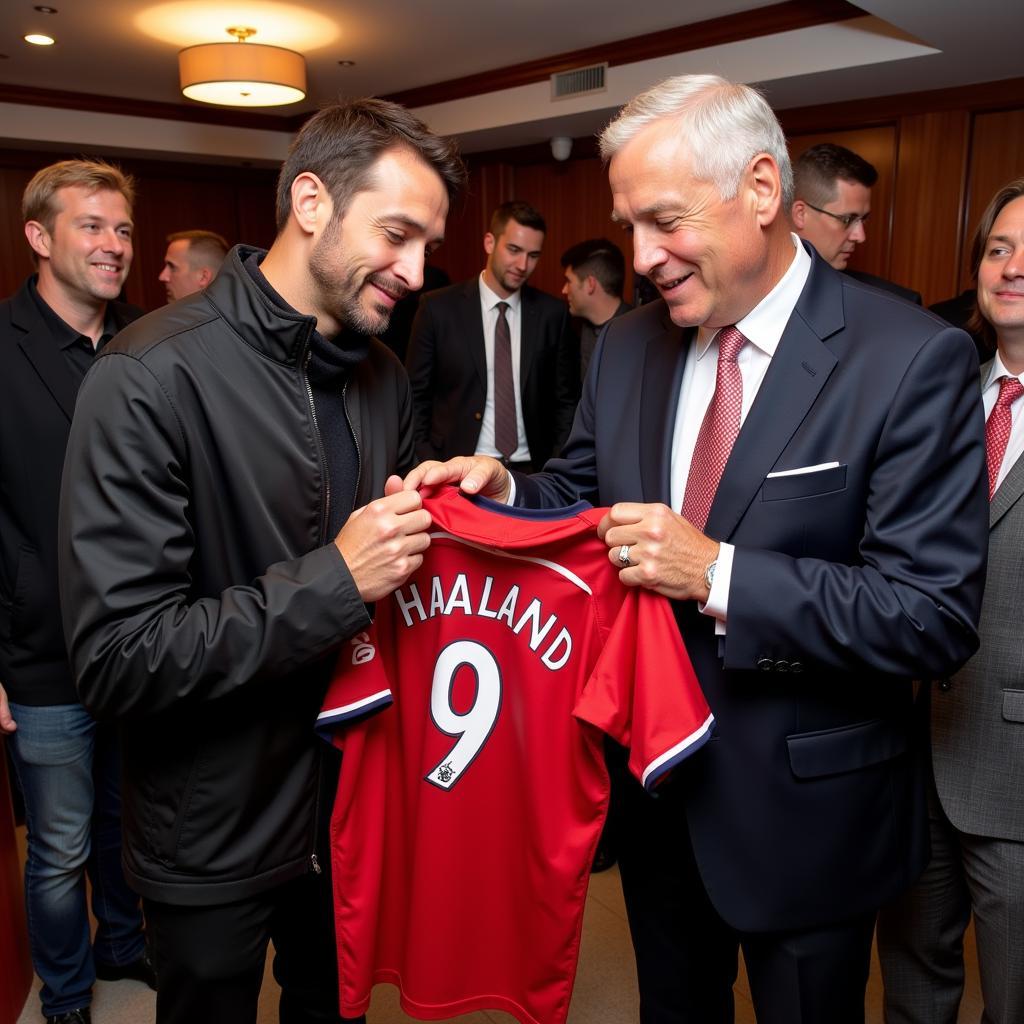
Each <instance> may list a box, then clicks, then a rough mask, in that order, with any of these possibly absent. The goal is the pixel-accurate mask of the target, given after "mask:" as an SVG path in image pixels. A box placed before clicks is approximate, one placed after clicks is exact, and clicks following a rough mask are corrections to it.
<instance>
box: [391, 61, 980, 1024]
mask: <svg viewBox="0 0 1024 1024" xmlns="http://www.w3.org/2000/svg"><path fill="white" fill-rule="evenodd" d="M601 146H602V152H603V155H604V157H605V159H606V160H608V161H609V176H610V181H611V189H612V196H613V203H614V214H613V216H614V218H615V219H616V220H617V221H619V222H620V223H621V224H623V225H624V226H625V227H627V228H629V229H631V231H632V233H633V250H634V265H635V268H636V270H637V272H638V273H641V274H646V275H647V276H648V277H649V278H650V279H651V280H652V281H653V282H654V284H655V285H656V286H657V288H658V291H659V292H660V294H661V298H662V301H660V302H654V303H651V304H648V305H644V306H642V307H641V308H640V309H638V310H636V311H635V312H633V313H629V314H627V315H626V316H623V317H619V318H618V319H616V320H613V321H612V323H611V324H610V325H609V327H608V329H607V331H606V332H605V334H604V336H603V338H602V341H601V342H600V344H599V345H598V347H597V350H596V352H595V353H594V357H593V359H594V363H595V364H596V365H595V366H593V367H592V369H591V372H590V373H589V374H588V377H587V382H586V386H585V388H584V394H583V398H582V401H581V403H580V407H579V409H578V411H577V414H576V421H575V424H574V427H573V432H572V434H571V435H570V437H569V440H568V442H567V443H566V446H565V448H564V449H563V452H562V455H561V457H560V458H558V459H554V460H552V461H550V462H549V463H548V464H547V466H546V467H545V471H544V472H543V473H539V474H536V475H533V476H525V475H520V474H515V473H509V472H507V471H506V470H505V469H504V468H502V467H501V466H500V465H499V464H497V463H496V462H493V461H490V460H485V459H481V458H473V459H455V460H451V461H450V462H448V463H445V464H441V465H438V464H437V463H433V464H429V465H426V466H422V467H420V468H418V469H417V470H415V471H414V472H413V473H412V474H410V476H409V477H407V479H406V485H407V486H411V485H414V484H418V483H420V482H423V481H425V482H427V483H432V482H438V481H440V480H461V482H462V487H463V489H464V490H466V491H470V492H474V491H476V492H483V493H485V494H488V495H490V496H492V497H496V498H503V499H505V500H508V499H509V498H510V496H511V495H513V494H514V495H515V501H516V502H517V503H518V504H521V505H525V506H533V507H538V506H539V507H552V506H557V505H566V504H568V503H569V502H571V501H574V500H576V499H578V498H585V499H587V500H589V501H591V502H594V503H595V504H600V505H610V506H611V509H610V510H609V512H608V514H607V515H606V517H605V518H604V520H603V522H602V524H601V526H600V533H601V535H602V536H603V538H604V540H605V542H606V544H607V545H608V556H609V558H610V559H611V560H612V561H613V562H614V563H615V564H616V565H617V566H620V567H621V571H620V576H621V579H622V582H623V583H624V584H626V585H627V586H643V587H647V588H650V589H653V590H656V591H658V592H659V593H662V594H665V595H666V596H668V597H670V598H672V599H673V600H674V601H675V602H676V615H677V620H678V622H679V626H680V629H681V631H682V635H683V637H684V639H685V641H686V646H687V649H688V651H689V653H690V657H691V659H692V660H693V663H694V667H695V668H696V671H697V675H698V678H699V679H700V682H701V685H702V686H703V688H704V691H705V694H706V696H707V700H708V703H709V704H710V706H711V709H712V711H713V712H714V714H715V718H716V719H717V721H718V732H717V736H716V737H715V738H714V739H713V740H712V741H711V742H709V743H708V744H707V745H706V746H705V747H704V749H703V750H702V751H701V752H700V753H698V754H696V755H695V756H694V757H692V758H691V759H690V760H689V761H688V762H687V763H686V764H685V765H683V766H682V767H681V768H680V769H679V770H678V771H677V772H676V774H675V776H674V778H673V779H672V780H670V781H669V782H667V783H666V784H664V785H663V786H662V787H660V793H659V796H658V799H651V798H649V797H648V796H647V795H646V794H645V793H644V792H643V791H642V790H641V788H640V787H639V786H638V785H634V786H632V787H631V788H630V791H629V800H628V804H629V808H628V815H629V820H628V822H627V825H626V828H625V830H624V831H625V834H626V836H627V837H628V838H627V841H626V844H625V848H624V849H623V850H622V851H621V854H620V865H621V869H622V881H623V888H624V890H625V896H626V905H627V909H628V912H629V920H630V927H631V930H632V935H633V942H634V946H635V949H636V956H637V968H638V976H639V982H640V996H641V1010H640V1019H641V1021H642V1022H643V1024H668V1022H673V1024H675V1022H683V1021H686V1022H693V1024H724V1022H727V1021H731V1020H732V1019H733V993H732V986H733V982H734V980H735V978H736V970H737V951H738V949H739V948H742V950H743V955H744V960H745V963H746V967H747V975H748V978H749V980H750V989H751V995H752V997H753V1001H754V1007H755V1010H756V1013H757V1018H758V1021H759V1022H761V1024H766V1022H773V1024H793V1022H796V1021H800V1022H802V1024H808V1022H818V1024H826V1022H827V1024H849V1022H854V1021H862V1020H863V1012H864V1010H863V1004H864V988H865V983H866V979H867V975H868V964H869V954H870V949H871V935H872V929H873V926H874V919H875V912H876V910H877V908H878V907H879V906H880V905H881V904H882V903H883V902H885V901H886V900H887V899H889V898H890V897H891V896H893V895H894V894H896V893H898V892H900V891H901V890H903V889H904V888H906V887H907V886H908V885H909V884H910V883H911V881H912V880H913V878H914V877H915V876H916V875H917V874H918V873H919V872H920V870H921V869H922V867H923V865H924V861H925V858H926V856H927V828H926V820H925V808H924V789H923V786H922V783H921V778H920V774H919V771H918V758H917V756H916V750H915V743H914V738H915V734H916V731H915V729H914V728H913V717H914V700H913V686H912V679H913V678H914V677H915V676H920V675H921V674H922V673H928V674H935V675H942V674H945V673H948V672H949V671H951V670H953V669H954V668H956V667H957V666H959V665H960V664H962V663H963V662H964V661H965V660H966V659H967V657H968V656H969V655H970V654H971V653H972V652H973V651H974V650H975V648H976V646H977V643H978V639H977V633H976V624H977V619H978V611H979V606H980V602H981V591H982V585H983V577H984V564H985V548H986V533H987V512H986V508H985V505H986V502H985V492H984V488H983V479H984V473H985V449H984V436H983V435H984V424H983V419H982V409H981V402H980V399H979V396H978V387H977V361H976V358H975V355H974V348H973V345H972V344H971V342H970V339H969V338H968V337H967V336H966V335H965V334H964V333H963V332H962V331H959V330H957V329H955V328H951V327H949V326H948V325H947V324H945V323H943V322H941V321H939V320H938V319H936V318H935V317H933V316H931V315H930V314H928V313H926V312H924V311H922V310H920V309H918V308H917V307H914V306H911V305H909V304H906V303H903V302H899V301H897V300H894V299H892V298H891V297H889V296H887V295H884V294H882V293H880V292H878V291H876V290H874V289H870V288H866V287H864V286H862V285H860V284H858V283H857V282H855V281H852V280H850V279H849V278H848V277H846V276H845V275H842V274H840V273H838V272H837V271H835V270H834V269H833V268H832V267H830V266H829V265H828V264H827V263H825V262H824V261H823V260H822V259H821V258H820V257H818V256H817V254H816V253H814V252H813V251H812V250H811V249H809V248H808V247H806V246H804V245H803V244H802V243H801V242H800V241H799V239H797V238H796V237H795V236H794V235H792V234H791V233H790V230H789V225H788V221H787V218H786V211H787V210H788V209H789V207H790V205H791V202H792V187H793V186H792V174H791V170H790V163H789V157H788V154H787V151H786V144H785V139H784V138H783V135H782V131H781V129H780V128H779V124H778V121H777V120H776V118H775V116H774V114H773V113H772V111H771V109H770V108H769V107H768V105H767V103H766V102H765V101H764V99H763V98H762V97H761V96H760V95H759V94H758V93H757V92H756V91H755V90H753V89H750V88H748V87H746V86H742V85H734V84H732V83H730V82H726V81H724V80H723V79H720V78H717V77H713V76H683V77H679V78H673V79H669V80H668V81H666V82H663V83H662V84H661V85H658V86H656V87H655V88H653V89H651V90H649V91H648V92H646V93H644V94H642V95H640V96H638V97H637V98H636V99H634V100H633V101H632V102H630V103H629V104H628V105H627V106H626V107H625V109H624V110H623V111H622V112H621V113H620V115H619V116H618V117H617V118H616V119H615V120H614V121H613V122H612V123H611V125H609V127H608V128H607V129H606V130H605V132H604V134H603V136H602V139H601ZM513 484H514V487H513Z"/></svg>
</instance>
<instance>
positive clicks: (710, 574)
mask: <svg viewBox="0 0 1024 1024" xmlns="http://www.w3.org/2000/svg"><path fill="white" fill-rule="evenodd" d="M717 568H718V559H717V558H716V559H715V560H714V561H713V562H710V563H709V564H708V567H707V568H706V569H705V570H704V585H705V586H706V587H707V588H708V593H709V594H710V593H711V588H712V586H713V585H714V582H715V569H717Z"/></svg>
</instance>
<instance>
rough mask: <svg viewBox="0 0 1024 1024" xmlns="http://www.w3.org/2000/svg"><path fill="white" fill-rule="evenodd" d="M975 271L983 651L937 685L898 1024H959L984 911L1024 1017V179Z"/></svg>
mask: <svg viewBox="0 0 1024 1024" xmlns="http://www.w3.org/2000/svg"><path fill="white" fill-rule="evenodd" d="M972 265H973V269H974V275H975V277H976V279H977V283H978V298H977V303H978V308H977V310H976V312H975V321H976V323H975V324H974V325H973V326H975V327H980V328H981V329H982V330H983V331H984V332H985V333H986V334H988V335H989V336H990V339H991V340H992V341H993V342H994V343H995V346H996V349H997V351H996V355H995V358H994V359H992V360H990V361H989V362H988V363H986V364H985V365H984V366H983V367H982V368H981V386H982V392H983V396H982V397H983V399H984V403H985V415H986V444H987V449H988V477H989V496H990V501H991V504H990V513H989V530H990V533H989V558H988V583H987V587H986V590H985V598H984V604H983V606H982V610H981V624H980V627H979V633H980V635H981V648H980V650H979V651H978V653H977V654H975V655H974V657H973V658H972V659H971V660H970V661H969V662H968V663H967V664H966V665H965V666H964V668H963V669H961V671H960V672H958V673H956V675H954V676H953V677H952V678H950V679H941V680H939V681H938V682H937V683H935V684H934V685H933V687H932V690H931V694H930V698H931V745H932V767H933V777H934V783H935V784H934V786H933V787H931V802H930V817H931V841H932V859H931V863H930V864H929V866H928V868H927V870H926V871H925V874H924V875H923V876H922V878H921V880H920V882H919V883H918V885H917V886H916V887H915V888H914V889H913V890H911V891H910V892H909V893H908V894H907V895H906V896H905V897H904V898H902V899H901V900H900V901H898V902H897V903H896V904H894V905H893V906H891V907H888V908H886V909H885V910H883V912H882V914H881V916H880V918H879V923H878V948H879V954H880V957H881V963H882V974H883V978H884V981H885V1019H886V1021H887V1024H955V1021H956V1019H957V1009H958V1006H959V1003H960V997H961V994H962V992H963V984H964V965H963V935H964V931H965V929H966V927H967V922H968V920H969V919H970V916H971V914H972V913H973V914H974V923H975V931H976V935H977V942H978V961H979V966H980V968H981V990H982V995H983V998H984V1002H985V1012H984V1016H983V1018H982V1019H983V1021H984V1022H985V1024H1020V1022H1021V1021H1024V785H1022V780H1024V642H1022V635H1021V623H1022V622H1024V582H1022V581H1024V384H1022V380H1024V178H1018V179H1017V180H1015V181H1013V182H1011V183H1010V184H1009V185H1007V186H1006V187H1005V188H1003V189H1001V190H1000V191H999V192H998V193H997V194H996V196H995V198H994V199H993V200H992V202H991V203H989V206H988V209H987V210H986V211H985V213H984V215H983V216H982V219H981V223H980V225H979V227H978V233H977V235H976V236H975V239H974V249H973V254H972Z"/></svg>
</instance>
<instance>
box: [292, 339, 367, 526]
mask: <svg viewBox="0 0 1024 1024" xmlns="http://www.w3.org/2000/svg"><path fill="white" fill-rule="evenodd" d="M312 358H313V351H312V349H307V350H306V358H305V360H304V361H303V363H302V379H303V381H304V382H305V384H306V398H307V399H308V400H309V414H310V416H311V417H312V418H313V434H314V435H315V437H316V451H317V456H318V457H319V459H320V471H321V472H322V473H323V475H324V501H323V505H322V506H321V508H320V543H321V544H326V543H327V536H326V534H327V524H328V523H329V522H330V521H331V478H330V475H329V474H328V472H327V454H326V452H324V443H323V441H322V440H320V424H319V423H318V422H317V419H316V405H315V404H314V402H313V385H312V384H310V383H309V373H308V370H309V361H310V359H312ZM358 453H359V446H358V445H356V454H357V455H358Z"/></svg>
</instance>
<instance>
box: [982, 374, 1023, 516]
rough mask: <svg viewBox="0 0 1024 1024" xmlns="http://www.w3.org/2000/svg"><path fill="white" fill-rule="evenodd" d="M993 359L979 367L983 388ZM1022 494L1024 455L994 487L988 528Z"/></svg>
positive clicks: (1004, 513) (989, 507)
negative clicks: (994, 491)
mask: <svg viewBox="0 0 1024 1024" xmlns="http://www.w3.org/2000/svg"><path fill="white" fill-rule="evenodd" d="M992 363H993V360H991V359H990V360H989V361H988V362H987V363H984V364H983V365H982V367H981V389H982V391H984V390H985V385H986V384H987V383H988V377H989V374H990V373H991V372H992ZM1022 494H1024V456H1022V457H1021V458H1019V459H1017V461H1016V462H1015V463H1014V464H1013V466H1012V467H1011V468H1010V471H1009V473H1007V474H1006V476H1005V477H1004V478H1003V482H1002V483H1001V484H1000V485H999V486H998V487H997V488H996V493H995V494H993V495H992V500H991V501H990V502H989V506H988V528H989V529H990V530H991V529H992V528H993V527H994V526H995V525H996V523H998V522H999V520H1000V519H1002V518H1003V516H1005V515H1006V513H1007V512H1009V511H1010V509H1011V508H1012V507H1013V506H1014V505H1015V504H1016V503H1017V502H1018V501H1019V500H1020V497H1021V495H1022Z"/></svg>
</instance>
